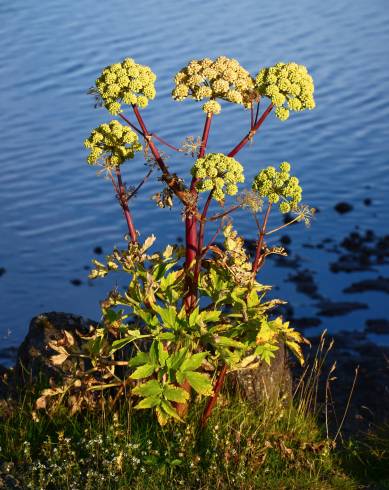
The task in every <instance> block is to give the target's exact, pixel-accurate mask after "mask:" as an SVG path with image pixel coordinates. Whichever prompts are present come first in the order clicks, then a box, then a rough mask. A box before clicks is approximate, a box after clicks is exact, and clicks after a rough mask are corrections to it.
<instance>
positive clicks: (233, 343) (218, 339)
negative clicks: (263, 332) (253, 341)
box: [214, 335, 247, 349]
mask: <svg viewBox="0 0 389 490" xmlns="http://www.w3.org/2000/svg"><path fill="white" fill-rule="evenodd" d="M214 339H215V343H216V344H217V345H221V346H223V347H237V348H239V349H246V348H247V347H246V346H245V345H244V344H242V342H238V341H237V340H234V339H230V338H229V337H223V336H221V335H218V336H215V337H214Z"/></svg>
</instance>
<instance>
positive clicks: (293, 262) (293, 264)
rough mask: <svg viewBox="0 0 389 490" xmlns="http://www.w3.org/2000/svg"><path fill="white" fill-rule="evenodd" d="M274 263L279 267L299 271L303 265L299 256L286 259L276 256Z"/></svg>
mask: <svg viewBox="0 0 389 490" xmlns="http://www.w3.org/2000/svg"><path fill="white" fill-rule="evenodd" d="M274 263H275V265H276V266H277V267H286V268H287V269H297V268H298V267H299V266H300V265H301V257H300V256H299V255H296V256H295V257H284V256H283V255H276V256H275V257H274Z"/></svg>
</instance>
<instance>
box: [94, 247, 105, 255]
mask: <svg viewBox="0 0 389 490" xmlns="http://www.w3.org/2000/svg"><path fill="white" fill-rule="evenodd" d="M93 252H94V253H95V254H97V255H101V254H102V253H103V249H102V247H100V246H97V247H95V248H94V249H93Z"/></svg>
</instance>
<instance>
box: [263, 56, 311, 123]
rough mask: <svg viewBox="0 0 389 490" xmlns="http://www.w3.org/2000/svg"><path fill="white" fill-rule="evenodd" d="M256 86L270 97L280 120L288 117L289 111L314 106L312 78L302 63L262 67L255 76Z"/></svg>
mask: <svg viewBox="0 0 389 490" xmlns="http://www.w3.org/2000/svg"><path fill="white" fill-rule="evenodd" d="M256 88H257V90H258V91H259V93H260V94H261V95H265V96H267V97H269V99H271V101H272V103H273V104H274V105H275V107H276V111H275V113H276V116H277V117H278V118H279V119H281V121H285V120H286V119H288V117H289V113H290V111H303V110H304V109H314V108H315V99H314V98H313V92H314V85H313V79H312V77H311V76H310V75H309V73H308V70H307V69H306V67H305V66H303V65H298V64H297V63H277V64H276V65H275V66H271V67H270V68H262V70H260V72H259V73H258V75H257V77H256Z"/></svg>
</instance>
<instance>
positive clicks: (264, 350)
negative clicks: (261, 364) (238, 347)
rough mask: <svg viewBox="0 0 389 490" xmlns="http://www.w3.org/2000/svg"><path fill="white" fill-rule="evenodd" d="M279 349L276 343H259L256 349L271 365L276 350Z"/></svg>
mask: <svg viewBox="0 0 389 490" xmlns="http://www.w3.org/2000/svg"><path fill="white" fill-rule="evenodd" d="M276 350H278V347H277V346H276V345H272V344H263V345H258V347H257V348H256V349H255V353H256V354H257V355H258V356H259V357H260V358H261V359H262V360H263V361H265V362H266V364H268V365H269V366H270V364H271V360H272V359H273V358H274V357H275V355H274V351H276Z"/></svg>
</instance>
